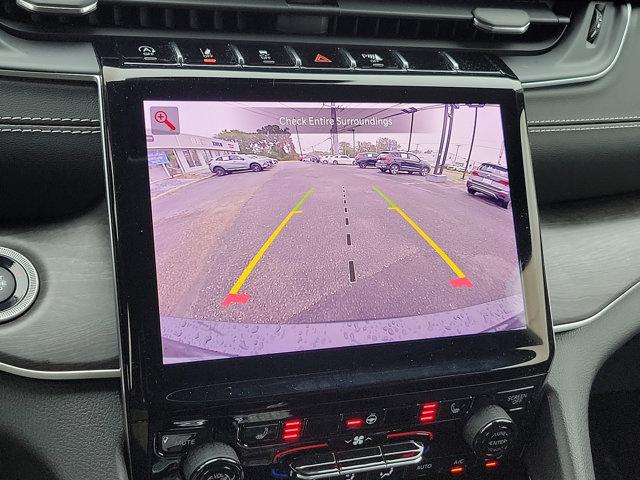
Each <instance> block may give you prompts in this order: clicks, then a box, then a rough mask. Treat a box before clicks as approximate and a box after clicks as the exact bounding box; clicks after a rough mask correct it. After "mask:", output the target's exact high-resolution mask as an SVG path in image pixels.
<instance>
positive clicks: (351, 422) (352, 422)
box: [344, 418, 364, 429]
mask: <svg viewBox="0 0 640 480" xmlns="http://www.w3.org/2000/svg"><path fill="white" fill-rule="evenodd" d="M344 424H345V426H346V427H347V428H350V429H353V428H360V427H362V425H364V420H363V419H361V418H349V419H347V420H345V421H344Z"/></svg>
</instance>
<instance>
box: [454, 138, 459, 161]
mask: <svg viewBox="0 0 640 480" xmlns="http://www.w3.org/2000/svg"><path fill="white" fill-rule="evenodd" d="M459 151H460V144H459V143H456V159H455V160H454V161H453V163H456V162H457V161H458V152H459Z"/></svg>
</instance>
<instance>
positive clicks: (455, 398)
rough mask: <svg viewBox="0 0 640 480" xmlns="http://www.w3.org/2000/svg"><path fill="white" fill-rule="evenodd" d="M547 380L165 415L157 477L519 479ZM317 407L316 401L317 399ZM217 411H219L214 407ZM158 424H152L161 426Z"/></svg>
mask: <svg viewBox="0 0 640 480" xmlns="http://www.w3.org/2000/svg"><path fill="white" fill-rule="evenodd" d="M540 382H541V380H540V379H537V378H529V379H524V380H517V381H510V382H500V383H496V384H491V385H477V386H472V387H464V388H462V387H461V388H453V389H443V390H439V391H429V392H414V393H408V394H400V395H389V396H386V395H385V396H381V397H379V398H370V399H367V400H358V401H353V400H351V401H339V402H326V403H322V402H313V403H310V404H304V403H301V404H297V403H296V404H294V403H293V402H289V404H285V403H284V402H280V403H275V404H274V405H273V406H270V407H266V408H261V409H249V408H246V409H244V410H242V411H239V412H236V413H233V414H231V415H229V414H227V415H222V414H216V411H215V410H213V411H207V412H205V411H202V412H201V413H203V414H204V413H207V414H204V415H202V416H200V417H198V418H191V419H185V418H179V419H178V418H176V419H175V420H173V421H162V422H157V426H158V428H157V430H156V429H155V428H154V430H156V431H153V432H150V433H151V435H150V441H151V442H152V444H153V445H152V448H153V452H154V455H153V456H152V458H153V460H152V465H150V467H151V471H152V472H153V474H152V478H153V479H154V480H169V479H171V480H208V479H216V480H244V479H247V480H253V479H273V480H285V479H291V480H296V479H299V480H321V479H325V478H336V479H340V480H383V479H387V478H388V479H389V480H397V479H413V478H416V479H418V478H471V479H473V478H502V477H500V475H501V474H502V473H501V472H507V471H508V472H509V475H510V477H509V478H517V477H513V475H514V473H513V468H514V465H516V464H517V463H518V453H519V447H520V446H521V445H522V440H523V439H525V438H526V435H527V432H528V429H529V424H530V421H531V418H532V414H533V412H534V410H535V406H536V399H537V397H538V393H539V391H540V388H541V383H540ZM311 405H313V406H311ZM211 412H213V413H211ZM154 424H156V423H155V422H152V423H150V426H151V425H154Z"/></svg>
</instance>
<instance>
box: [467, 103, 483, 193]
mask: <svg viewBox="0 0 640 480" xmlns="http://www.w3.org/2000/svg"><path fill="white" fill-rule="evenodd" d="M469 106H470V107H473V108H475V110H476V111H475V114H474V116H473V133H471V145H470V146H469V155H468V156H467V163H466V164H465V166H464V171H463V172H462V180H464V177H465V176H466V175H467V170H468V169H469V162H470V161H471V152H472V151H473V143H474V142H475V140H476V127H477V126H478V109H479V108H482V107H484V104H470V105H469Z"/></svg>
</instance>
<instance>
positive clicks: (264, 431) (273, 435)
mask: <svg viewBox="0 0 640 480" xmlns="http://www.w3.org/2000/svg"><path fill="white" fill-rule="evenodd" d="M279 429H280V424H279V423H278V422H274V423H261V424H257V425H243V426H242V428H241V430H240V441H241V442H242V443H244V444H245V445H248V446H253V445H261V444H264V443H272V442H274V441H276V440H278V431H279Z"/></svg>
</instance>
